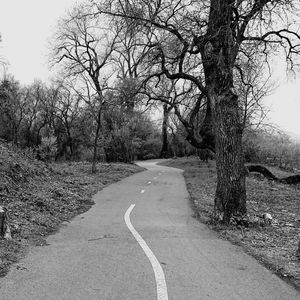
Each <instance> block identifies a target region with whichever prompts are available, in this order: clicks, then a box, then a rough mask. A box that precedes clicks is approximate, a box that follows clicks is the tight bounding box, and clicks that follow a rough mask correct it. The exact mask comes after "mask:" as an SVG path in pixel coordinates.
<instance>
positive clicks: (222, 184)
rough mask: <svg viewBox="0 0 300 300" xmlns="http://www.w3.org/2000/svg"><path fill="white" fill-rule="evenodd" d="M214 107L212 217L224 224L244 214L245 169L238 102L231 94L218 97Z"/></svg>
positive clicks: (245, 211)
mask: <svg viewBox="0 0 300 300" xmlns="http://www.w3.org/2000/svg"><path fill="white" fill-rule="evenodd" d="M218 98H219V99H218V100H217V104H216V107H215V134H216V167H217V179H218V180H217V190H216V195H215V214H216V216H218V218H220V219H221V220H223V221H224V222H225V223H229V222H230V219H231V217H232V216H243V215H246V213H247V210H246V186H245V175H246V172H245V167H244V158H243V150H242V130H241V128H240V124H239V117H238V99H237V96H236V95H234V94H225V95H222V96H218Z"/></svg>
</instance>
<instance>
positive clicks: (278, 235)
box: [163, 157, 300, 289]
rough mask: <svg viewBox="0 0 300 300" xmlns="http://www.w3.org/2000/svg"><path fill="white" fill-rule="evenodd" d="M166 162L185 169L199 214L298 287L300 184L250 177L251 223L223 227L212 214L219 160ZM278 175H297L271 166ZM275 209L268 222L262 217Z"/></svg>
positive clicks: (227, 237) (195, 207) (182, 159)
mask: <svg viewBox="0 0 300 300" xmlns="http://www.w3.org/2000/svg"><path fill="white" fill-rule="evenodd" d="M163 164H164V165H167V166H170V167H176V168H180V169H183V170H184V177H185V180H186V184H187V188H188V191H189V193H190V197H191V200H192V201H193V204H194V209H195V212H196V216H197V217H198V218H199V220H200V221H201V222H203V223H206V224H207V225H208V226H209V227H210V228H212V229H214V230H216V231H218V232H219V234H220V235H221V236H222V237H224V238H226V239H228V240H230V241H231V242H233V243H235V244H238V245H241V246H242V247H243V248H244V249H245V250H246V252H248V253H249V254H251V255H253V256H254V257H255V258H256V259H258V260H259V261H260V262H261V263H263V264H264V265H266V266H267V267H268V268H269V269H271V270H272V271H273V272H274V273H275V274H277V275H279V276H280V277H281V278H283V279H284V280H286V281H287V282H289V283H291V284H293V285H294V286H295V287H296V288H298V289H300V260H299V259H297V257H296V255H295V254H296V250H297V245H298V242H299V238H300V236H299V228H300V185H299V184H298V185H287V184H281V183H277V182H273V181H269V180H267V179H265V178H264V177H262V176H261V175H260V174H255V173H253V174H250V175H249V176H248V177H247V208H248V214H249V219H250V221H251V222H250V226H249V227H248V228H242V227H236V226H230V227H225V226H223V225H220V224H218V223H216V222H215V221H214V219H213V206H214V193H215V189H216V169H215V163H214V162H213V161H209V162H208V163H204V162H200V161H199V159H198V158H197V157H190V158H178V159H172V160H169V161H167V162H165V163H163ZM268 168H269V169H270V171H271V172H273V173H274V174H275V175H276V176H278V177H285V176H290V175H293V174H291V173H287V172H285V171H282V170H279V169H278V168H275V167H268ZM263 213H269V214H271V216H272V218H273V220H272V223H271V224H270V225H267V224H265V222H264V221H263V219H262V214H263Z"/></svg>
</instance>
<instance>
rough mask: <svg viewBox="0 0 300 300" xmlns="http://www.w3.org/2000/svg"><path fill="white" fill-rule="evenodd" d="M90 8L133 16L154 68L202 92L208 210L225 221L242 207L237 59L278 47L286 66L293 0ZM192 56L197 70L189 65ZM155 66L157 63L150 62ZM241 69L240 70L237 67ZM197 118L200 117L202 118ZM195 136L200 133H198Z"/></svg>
mask: <svg viewBox="0 0 300 300" xmlns="http://www.w3.org/2000/svg"><path fill="white" fill-rule="evenodd" d="M93 2H94V4H95V7H96V9H97V12H98V13H99V14H100V15H102V14H108V15H111V16H113V17H119V18H125V19H129V20H134V21H136V22H137V24H142V25H143V26H144V28H149V29H151V30H153V31H154V33H155V34H153V35H152V36H151V40H149V43H148V47H149V49H151V54H152V58H153V60H154V61H155V62H157V64H156V66H157V68H156V72H157V74H161V75H162V74H163V75H164V76H166V77H167V78H169V79H170V80H180V81H189V82H190V83H191V85H193V86H195V87H196V88H197V89H198V93H199V98H198V100H197V101H199V99H202V98H206V99H207V105H208V109H207V111H208V112H211V120H212V124H213V131H214V135H215V150H216V164H217V178H218V180H217V190H216V196H215V214H216V216H217V217H218V218H220V219H221V220H222V221H224V222H225V223H229V222H230V220H231V217H232V216H244V215H245V214H246V188H245V168H244V158H243V151H242V132H243V124H242V123H241V116H240V105H239V99H238V95H237V94H236V92H235V90H234V84H235V82H234V75H235V69H236V65H238V66H239V67H240V64H239V61H240V60H242V59H246V60H247V59H250V58H251V54H252V53H254V52H257V53H261V54H262V55H264V56H265V58H266V60H268V57H269V56H270V55H272V54H274V53H276V52H277V51H279V49H280V48H281V49H284V51H285V53H286V60H287V62H288V64H289V65H290V66H293V62H294V60H293V59H294V56H295V55H297V54H298V53H299V51H300V46H299V40H300V36H299V35H298V33H297V27H296V23H295V22H294V20H293V19H292V18H293V17H296V16H295V15H294V16H293V15H292V14H293V11H297V9H298V8H299V2H298V1H293V0H277V1H275V0H253V1H249V0H210V1H208V0H202V1H200V0H199V1H194V0H170V1H161V0H155V1H145V0H140V1H131V0H110V1H105V3H104V2H101V1H93ZM196 61H198V62H199V61H200V63H201V66H200V67H199V68H197V69H195V68H193V69H191V68H190V65H191V64H193V63H195V62H196ZM158 65H159V68H158ZM242 71H244V70H242ZM204 124H205V123H204ZM202 136H203V134H202Z"/></svg>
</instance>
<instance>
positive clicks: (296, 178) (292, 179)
mask: <svg viewBox="0 0 300 300" xmlns="http://www.w3.org/2000/svg"><path fill="white" fill-rule="evenodd" d="M246 168H247V170H248V172H257V173H260V174H262V175H263V176H264V177H265V178H267V179H269V180H273V181H277V182H280V183H284V184H297V183H300V174H297V175H292V176H288V177H284V178H278V177H277V176H275V175H274V174H273V173H272V172H271V171H269V170H268V169H267V168H266V167H264V166H261V165H249V166H246Z"/></svg>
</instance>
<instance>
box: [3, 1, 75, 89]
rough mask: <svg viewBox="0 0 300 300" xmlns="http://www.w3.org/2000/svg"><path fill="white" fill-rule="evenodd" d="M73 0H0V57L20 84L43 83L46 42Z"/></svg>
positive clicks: (46, 73) (45, 78)
mask: <svg viewBox="0 0 300 300" xmlns="http://www.w3.org/2000/svg"><path fill="white" fill-rule="evenodd" d="M75 3H76V1H75V0H0V34H1V36H2V43H0V56H2V57H4V58H5V59H6V60H7V61H8V62H9V64H10V65H9V67H8V72H9V73H11V74H13V75H14V76H15V77H16V79H17V80H19V81H20V82H21V83H22V84H27V83H31V82H32V81H33V80H34V79H36V78H38V79H41V80H47V78H48V77H49V75H50V72H49V70H48V64H47V54H48V49H47V43H48V40H49V38H50V37H51V34H52V33H53V32H54V30H55V26H56V24H57V21H58V19H59V18H60V17H61V16H63V15H64V14H65V12H66V10H67V9H69V8H71V7H72V6H73V4H75Z"/></svg>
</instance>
